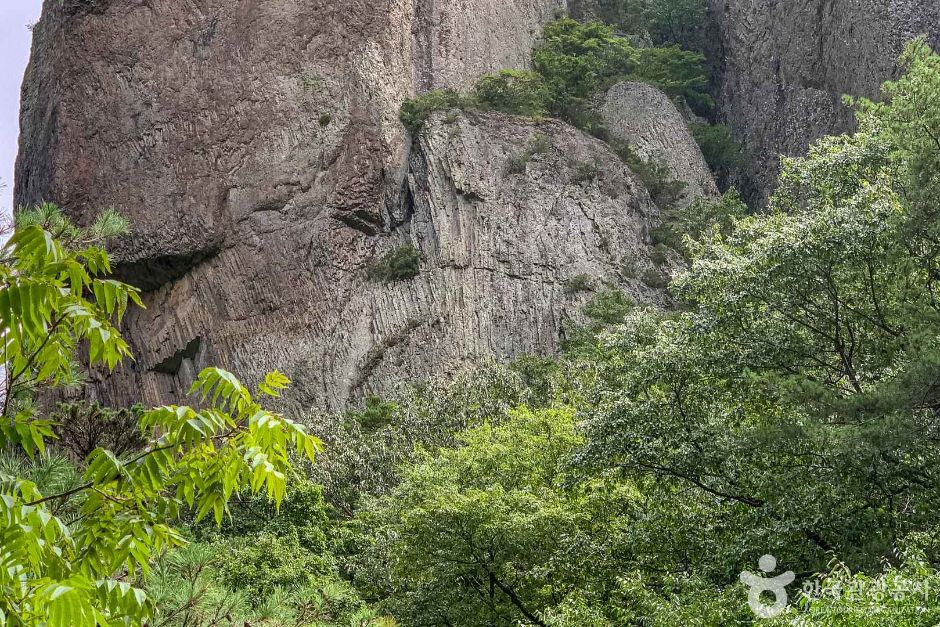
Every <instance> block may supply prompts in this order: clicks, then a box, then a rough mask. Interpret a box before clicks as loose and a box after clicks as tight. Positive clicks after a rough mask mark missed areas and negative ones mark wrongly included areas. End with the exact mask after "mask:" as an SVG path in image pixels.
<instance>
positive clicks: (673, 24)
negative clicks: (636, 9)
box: [643, 0, 707, 47]
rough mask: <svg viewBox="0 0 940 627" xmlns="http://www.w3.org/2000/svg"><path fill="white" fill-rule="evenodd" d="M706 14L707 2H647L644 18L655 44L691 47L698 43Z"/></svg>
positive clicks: (652, 0)
mask: <svg viewBox="0 0 940 627" xmlns="http://www.w3.org/2000/svg"><path fill="white" fill-rule="evenodd" d="M706 12H707V7H706V5H705V0H646V8H645V9H644V11H643V16H644V18H645V19H646V23H647V27H648V28H649V32H650V36H651V37H652V38H653V41H654V42H655V43H657V44H680V45H682V46H686V47H690V46H692V45H694V44H695V43H697V40H698V35H699V33H700V32H701V30H702V27H703V26H704V25H705V16H706Z"/></svg>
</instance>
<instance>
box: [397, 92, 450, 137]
mask: <svg viewBox="0 0 940 627" xmlns="http://www.w3.org/2000/svg"><path fill="white" fill-rule="evenodd" d="M463 106H464V99H463V98H462V97H461V96H460V94H458V93H457V92H456V91H454V90H453V89H435V90H434V91H429V92H427V93H424V94H420V95H418V96H417V97H415V98H412V99H411V100H406V101H405V102H403V103H402V105H401V111H400V112H399V114H398V118H399V119H400V120H401V123H402V124H404V125H405V129H407V130H408V132H409V133H411V134H412V135H414V134H416V133H417V132H418V131H420V130H421V127H422V126H424V123H425V122H426V121H427V119H428V118H429V117H430V116H431V114H432V113H434V112H435V111H447V110H448V109H459V108H461V107H463Z"/></svg>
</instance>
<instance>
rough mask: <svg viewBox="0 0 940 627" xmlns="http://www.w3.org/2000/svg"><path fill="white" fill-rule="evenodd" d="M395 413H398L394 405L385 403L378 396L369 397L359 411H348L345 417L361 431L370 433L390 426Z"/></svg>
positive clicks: (396, 406) (389, 402)
mask: <svg viewBox="0 0 940 627" xmlns="http://www.w3.org/2000/svg"><path fill="white" fill-rule="evenodd" d="M396 411H398V405H397V404H396V403H393V402H391V401H386V400H385V399H383V398H382V397H380V396H369V397H367V398H366V400H365V406H364V407H363V408H362V409H361V410H358V411H350V412H348V413H347V415H348V416H349V417H350V418H352V419H353V420H355V421H356V422H358V423H359V425H360V426H361V427H362V428H363V430H365V431H370V432H371V431H377V430H379V429H381V428H383V427H386V426H388V425H389V424H391V423H392V421H393V420H394V419H395V412H396Z"/></svg>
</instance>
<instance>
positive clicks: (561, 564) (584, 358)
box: [345, 43, 940, 627]
mask: <svg viewBox="0 0 940 627" xmlns="http://www.w3.org/2000/svg"><path fill="white" fill-rule="evenodd" d="M903 63H904V65H905V67H906V69H907V72H906V74H905V75H904V76H903V77H902V78H900V79H899V80H898V81H895V82H893V83H889V84H887V85H886V86H885V89H884V92H885V94H886V99H885V100H884V101H882V102H880V103H872V102H868V101H864V100H863V101H860V102H857V103H856V106H857V108H858V128H859V131H858V132H857V133H856V134H855V135H853V136H842V137H831V138H824V139H822V140H820V141H819V142H817V143H816V144H815V145H814V146H813V147H812V148H811V150H810V152H809V154H808V155H807V156H806V157H803V158H791V159H787V160H785V162H784V168H783V173H782V175H781V179H780V186H779V188H778V192H777V193H776V194H775V196H774V197H773V199H772V201H771V207H770V210H769V211H768V212H767V213H765V214H759V215H748V212H747V211H746V207H745V206H744V205H743V203H742V202H741V201H740V198H739V197H738V196H737V194H736V193H733V192H731V193H728V194H726V195H725V196H724V197H723V198H721V199H719V200H718V201H715V202H708V203H706V202H704V201H703V202H700V203H693V205H691V206H690V207H689V208H688V209H686V210H681V211H680V210H673V211H672V212H671V215H669V216H668V218H669V223H668V224H667V225H666V228H663V229H661V230H659V231H657V233H656V234H654V238H655V239H656V240H657V243H658V244H659V246H661V247H663V248H662V249H661V250H662V252H663V254H664V255H665V256H667V257H668V256H669V254H670V253H669V252H668V249H667V248H666V247H672V248H676V249H677V250H680V251H681V252H682V253H683V254H685V255H686V256H687V257H688V260H689V268H688V269H687V270H686V271H685V272H682V273H680V274H678V275H677V276H676V277H675V279H674V281H673V283H672V285H671V290H672V293H673V296H674V298H675V299H676V307H675V308H674V309H673V310H671V311H658V310H656V309H652V308H644V307H636V306H634V305H633V303H632V302H631V301H630V300H629V298H628V297H627V296H626V295H624V294H623V293H622V292H618V291H616V290H614V289H609V290H603V291H600V292H598V293H597V295H596V296H595V297H594V298H593V299H592V301H591V302H590V303H589V304H588V307H587V308H586V311H585V313H586V315H587V318H588V321H587V322H586V323H585V324H584V325H582V326H580V327H574V328H572V327H570V326H569V327H566V339H568V342H567V343H566V355H565V358H564V359H563V360H561V361H558V362H554V363H552V362H548V361H546V360H540V359H534V358H527V359H524V360H520V362H519V363H518V364H514V365H513V367H512V368H513V370H514V372H515V373H516V374H517V375H518V377H519V381H520V382H521V383H522V384H523V385H524V386H525V387H530V388H532V390H537V393H535V394H533V393H532V392H531V391H525V390H523V393H521V394H510V395H507V396H502V397H500V398H501V402H505V403H508V407H513V406H514V405H513V403H518V401H519V400H520V399H521V398H530V399H533V400H534V401H535V402H537V403H538V404H539V405H540V407H541V409H538V410H530V409H527V408H525V407H518V406H516V408H515V409H514V410H513V409H508V408H507V407H505V406H503V405H499V406H498V407H499V410H498V411H496V412H492V413H483V414H477V415H476V416H475V418H476V419H475V420H467V419H466V417H467V414H466V413H462V414H460V415H461V416H462V418H461V420H455V419H453V418H450V419H449V418H448V413H449V412H454V413H455V415H457V414H458V413H459V412H460V409H459V407H458V406H454V405H446V406H444V405H438V407H440V408H441V410H442V413H441V414H438V415H436V416H435V417H434V419H433V420H430V421H423V422H422V421H418V422H416V423H413V424H414V425H420V426H418V427H417V428H415V429H414V430H413V431H410V432H409V433H412V434H420V435H419V436H418V437H413V438H412V439H411V440H410V441H417V442H418V443H419V444H423V443H424V442H429V443H431V444H429V445H428V446H427V447H426V450H421V449H420V448H419V450H418V451H417V452H416V451H414V450H413V449H412V450H408V451H407V452H406V453H403V452H402V451H403V449H405V448H407V445H403V444H401V443H400V442H401V441H399V444H396V445H392V446H391V447H390V449H394V450H397V451H398V453H397V459H398V460H399V461H400V464H401V465H400V466H399V469H398V470H397V471H396V472H395V473H391V474H393V475H394V479H393V480H391V481H388V482H387V483H386V484H384V489H383V490H375V491H373V492H372V493H371V495H367V496H363V497H362V498H360V499H359V501H358V510H359V511H358V513H357V514H356V515H355V518H354V521H353V523H352V524H351V527H350V533H351V537H352V539H351V541H350V542H349V544H348V545H347V547H348V550H349V554H348V555H347V556H346V557H345V561H346V564H347V568H348V569H349V571H350V572H351V573H352V575H353V577H354V579H353V581H354V582H355V584H356V586H357V587H358V588H359V590H360V591H361V592H362V593H363V594H364V595H365V596H367V597H369V598H371V599H375V600H376V601H377V603H378V606H379V607H381V608H382V609H383V610H385V611H388V612H390V613H391V614H393V615H394V616H396V617H397V618H398V619H400V620H401V621H402V622H403V623H405V624H414V623H418V622H419V621H424V622H426V623H427V622H431V623H440V624H451V625H486V624H516V623H525V624H535V625H558V626H561V625H565V626H571V625H579V626H580V625H589V626H595V625H596V626H598V627H600V626H606V625H612V624H613V625H631V624H644V625H646V624H651V625H675V624H682V625H702V626H705V625H725V624H731V625H733V624H741V625H749V624H754V621H755V617H754V615H753V613H752V612H751V611H750V609H748V608H747V606H746V604H745V601H746V590H745V589H744V588H743V586H741V584H740V583H739V580H738V576H739V574H740V573H741V571H743V570H753V567H754V565H755V564H757V563H758V558H759V557H760V556H761V555H763V554H765V553H772V554H773V555H775V556H776V557H777V559H778V562H779V563H780V565H781V567H782V569H781V570H793V571H795V572H796V573H798V577H799V580H798V581H797V584H796V586H801V585H804V586H805V585H812V584H813V583H815V582H820V583H822V584H823V585H826V586H829V587H830V588H831V587H832V586H836V585H838V586H839V587H840V589H842V590H845V589H847V588H851V589H853V590H854V592H855V594H854V596H848V595H844V594H843V595H837V596H835V597H823V598H821V599H815V600H811V601H808V600H805V599H804V600H803V601H801V602H799V603H794V604H793V605H791V607H790V608H789V609H788V610H787V612H786V613H785V614H784V615H783V616H782V617H780V618H779V619H776V621H770V622H768V624H780V625H783V624H800V625H804V624H805V625H894V624H899V625H912V626H913V625H918V626H919V625H930V624H933V623H935V622H936V620H937V618H936V614H937V603H936V602H935V600H934V598H933V597H930V598H925V596H924V594H923V593H924V591H926V590H929V589H930V588H931V587H933V586H935V585H936V581H937V576H938V573H937V570H936V567H935V564H936V563H937V560H938V556H940V551H938V550H937V542H936V534H937V529H936V521H935V516H933V512H934V511H936V509H937V507H938V504H940V475H938V473H937V471H936V468H937V467H938V461H940V459H938V448H937V446H936V442H935V440H936V437H935V435H936V433H937V432H938V429H940V425H938V423H937V408H938V407H940V387H938V385H937V382H936V381H937V376H936V373H937V368H938V364H940V346H938V344H937V328H938V323H940V319H938V316H940V304H938V303H937V302H936V298H935V295H936V294H937V293H938V286H937V285H936V284H935V283H936V281H937V277H940V267H938V263H940V262H938V261H937V259H938V258H940V255H938V254H937V250H938V247H937V242H938V241H940V233H938V229H940V227H938V224H940V221H938V217H940V216H938V215H937V213H938V209H937V208H938V206H940V174H938V172H940V142H938V141H937V139H936V138H937V137H940V58H938V57H937V56H936V55H934V54H932V53H931V52H930V51H929V50H928V49H927V48H926V46H924V45H923V43H915V44H913V45H912V46H911V47H910V48H909V49H908V51H907V52H906V53H905V55H904V57H903ZM649 271H655V272H657V273H659V272H660V271H658V270H655V269H654V268H650V269H649ZM652 278H653V279H654V280H658V281H663V282H664V281H665V280H666V277H665V276H664V275H662V274H657V275H656V276H655V277H652ZM648 282H649V281H648ZM569 331H570V333H569ZM574 371H577V373H578V375H577V376H575V377H572V379H574V380H575V383H574V384H573V386H572V387H573V388H575V389H573V390H570V389H569V390H566V391H565V393H563V394H558V393H557V392H558V390H559V389H560V388H559V387H558V381H559V379H564V378H565V377H566V376H568V373H571V372H574ZM505 379H506V377H505V376H504V377H502V378H500V377H497V378H496V379H495V380H494V379H491V380H489V385H491V386H493V385H495V384H496V383H497V382H499V383H502V382H504V380H505ZM562 389H563V388H562ZM473 394H476V395H477V396H476V397H474V396H473ZM488 394H489V396H487V393H484V392H483V390H481V389H480V388H477V389H476V390H475V391H474V392H473V393H471V394H470V395H469V396H461V399H462V402H465V403H473V402H474V398H480V399H483V398H488V399H491V398H493V393H492V392H489V393H488ZM559 402H567V403H571V405H573V406H575V407H577V411H578V414H577V416H578V420H579V421H581V420H583V422H582V423H581V424H579V425H577V426H576V424H575V415H576V414H575V410H574V409H572V408H571V407H567V406H562V405H557V404H556V403H559ZM396 411H400V410H396ZM481 416H482V418H483V422H480V421H479V419H480V417H481ZM397 422H398V419H397V418H396V419H395V421H393V422H392V423H390V425H391V424H396V423H397ZM439 425H448V428H449V430H448V433H451V434H452V433H453V432H454V429H455V428H465V430H464V431H462V432H461V433H460V434H459V435H458V436H457V437H456V438H454V437H453V436H448V437H440V436H439V435H438V433H439V429H440V426H439ZM386 428H389V427H386ZM440 430H441V431H443V429H440ZM403 432H404V431H399V432H398V433H403ZM372 437H373V438H374V435H373V436H372ZM408 441H409V440H408V439H405V442H408ZM384 454H385V455H386V458H396V453H395V452H394V451H393V450H386V451H385V453H384ZM912 539H922V540H921V541H922V543H923V544H924V545H925V546H926V548H924V549H923V551H922V552H921V553H912V552H910V551H906V550H905V551H903V552H901V551H899V550H898V549H899V548H904V547H905V546H906V545H907V544H909V543H911V542H912ZM833 558H837V559H838V560H840V561H839V562H833ZM833 563H835V564H837V565H836V566H835V567H832V566H831V564H833ZM849 569H851V571H850V570H849ZM814 572H821V573H825V574H823V575H821V576H814V575H812V573H814ZM797 589H798V588H790V590H789V592H790V593H791V597H790V598H791V600H796V599H798V596H797ZM898 590H899V591H901V592H902V594H901V595H900V596H899V595H897V594H893V593H892V592H893V591H898Z"/></svg>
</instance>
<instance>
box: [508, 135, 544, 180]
mask: <svg viewBox="0 0 940 627" xmlns="http://www.w3.org/2000/svg"><path fill="white" fill-rule="evenodd" d="M550 149H551V140H549V138H548V135H546V134H545V133H535V134H533V135H532V137H531V138H530V139H529V142H528V144H526V148H525V150H524V151H523V152H522V154H520V155H519V156H517V157H513V158H511V159H510V160H509V164H508V169H509V173H510V174H524V173H525V171H526V166H528V165H529V162H530V161H531V160H532V158H533V157H535V156H536V155H543V154H545V153H547V152H548V151H549V150H550Z"/></svg>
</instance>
